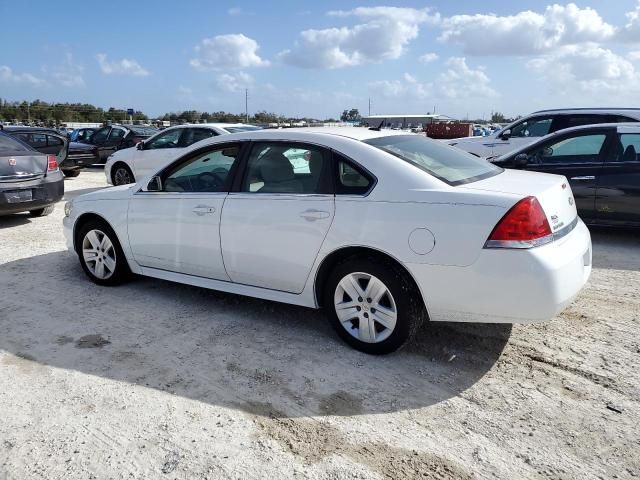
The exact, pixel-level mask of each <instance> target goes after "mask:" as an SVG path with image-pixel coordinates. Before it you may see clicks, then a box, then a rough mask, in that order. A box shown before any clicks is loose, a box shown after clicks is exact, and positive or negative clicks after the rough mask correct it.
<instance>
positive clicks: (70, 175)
mask: <svg viewBox="0 0 640 480" xmlns="http://www.w3.org/2000/svg"><path fill="white" fill-rule="evenodd" d="M62 173H63V174H64V176H65V177H67V178H75V177H77V176H78V175H80V170H62Z"/></svg>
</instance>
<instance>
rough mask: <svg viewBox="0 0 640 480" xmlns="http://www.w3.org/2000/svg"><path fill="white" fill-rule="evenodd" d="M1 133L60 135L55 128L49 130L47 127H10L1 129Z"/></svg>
mask: <svg viewBox="0 0 640 480" xmlns="http://www.w3.org/2000/svg"><path fill="white" fill-rule="evenodd" d="M2 131H5V132H8V133H11V132H50V133H55V134H57V135H60V133H59V132H58V131H57V130H56V129H55V128H49V127H27V126H23V127H19V126H11V127H4V128H3V129H2Z"/></svg>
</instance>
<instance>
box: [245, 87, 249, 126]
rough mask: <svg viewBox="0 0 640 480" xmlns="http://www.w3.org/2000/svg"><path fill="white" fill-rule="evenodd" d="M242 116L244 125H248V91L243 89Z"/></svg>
mask: <svg viewBox="0 0 640 480" xmlns="http://www.w3.org/2000/svg"><path fill="white" fill-rule="evenodd" d="M244 116H245V123H249V89H248V88H245V89H244Z"/></svg>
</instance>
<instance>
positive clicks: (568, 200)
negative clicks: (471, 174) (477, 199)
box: [456, 169, 578, 232]
mask: <svg viewBox="0 0 640 480" xmlns="http://www.w3.org/2000/svg"><path fill="white" fill-rule="evenodd" d="M456 188H464V189H468V190H483V191H491V192H500V193H510V194H514V195H518V196H520V197H522V198H525V197H529V196H534V197H536V198H537V199H538V201H539V202H540V205H541V206H542V209H543V210H544V213H545V215H546V217H547V221H548V222H549V225H550V226H551V230H552V231H553V232H557V231H558V230H560V229H562V228H563V227H566V226H567V225H570V224H571V223H572V222H573V221H574V220H575V219H576V217H577V216H578V212H577V210H576V205H575V200H574V198H573V192H572V191H571V187H570V186H569V182H568V181H567V179H566V178H565V177H564V176H562V175H551V174H548V173H537V172H523V171H521V170H509V169H506V170H505V171H504V172H502V173H501V174H499V175H495V176H493V177H490V178H486V179H484V180H479V181H477V182H473V183H469V184H466V185H461V186H459V187H456Z"/></svg>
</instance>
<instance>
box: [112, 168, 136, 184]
mask: <svg viewBox="0 0 640 480" xmlns="http://www.w3.org/2000/svg"><path fill="white" fill-rule="evenodd" d="M111 180H112V181H113V184H114V185H127V184H129V183H135V181H136V180H135V177H134V176H133V172H132V171H131V169H130V168H129V167H127V166H126V165H125V164H124V163H118V164H116V165H114V167H113V173H112V174H111Z"/></svg>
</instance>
